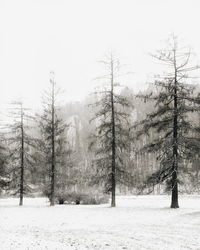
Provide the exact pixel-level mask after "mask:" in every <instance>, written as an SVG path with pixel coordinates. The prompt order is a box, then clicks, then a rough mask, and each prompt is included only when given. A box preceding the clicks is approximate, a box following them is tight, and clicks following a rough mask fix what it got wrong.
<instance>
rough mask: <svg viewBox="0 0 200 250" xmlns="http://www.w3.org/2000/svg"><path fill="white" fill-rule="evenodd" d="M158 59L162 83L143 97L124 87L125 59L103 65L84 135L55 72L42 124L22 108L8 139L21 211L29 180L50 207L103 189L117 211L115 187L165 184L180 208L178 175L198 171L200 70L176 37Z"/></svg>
mask: <svg viewBox="0 0 200 250" xmlns="http://www.w3.org/2000/svg"><path fill="white" fill-rule="evenodd" d="M153 57H154V58H155V59H156V60H158V61H160V62H162V63H163V64H164V66H165V67H166V68H165V72H164V73H163V74H162V75H158V76H156V77H155V79H154V82H153V84H152V86H151V89H148V90H147V93H141V94H138V95H137V96H133V95H132V93H131V91H130V90H128V89H127V88H124V87H123V88H122V87H121V86H120V84H119V78H118V76H119V72H120V63H119V60H118V59H116V58H115V57H114V55H112V54H110V55H109V56H108V57H106V58H105V60H104V61H102V64H103V65H104V66H105V75H104V76H103V77H101V78H99V79H101V80H102V81H103V84H102V85H101V87H100V89H98V90H97V91H95V93H94V95H93V96H94V97H93V99H94V101H91V100H89V101H88V102H87V103H88V104H90V105H87V107H86V108H85V109H87V112H88V113H87V114H86V113H84V114H82V117H81V120H82V124H81V125H80V126H82V127H83V128H82V130H83V134H82V135H80V126H79V125H77V124H78V118H77V117H75V116H74V123H73V122H71V121H70V119H66V118H69V117H73V116H72V113H71V114H70V109H68V111H67V112H69V114H68V115H67V112H66V109H65V108H64V107H59V105H58V97H59V93H60V91H59V89H57V88H56V84H55V80H54V75H53V73H52V74H51V78H50V89H49V90H48V91H47V92H45V93H44V98H43V113H42V114H38V115H36V116H35V117H36V118H37V119H35V117H32V116H30V115H28V114H27V113H28V110H26V109H24V108H23V105H22V103H16V104H15V105H17V108H16V109H15V122H14V123H13V124H12V125H9V126H10V128H11V132H9V133H4V135H2V139H3V140H2V143H1V144H2V146H1V147H0V156H1V172H0V173H1V181H0V184H1V187H8V189H9V190H10V189H13V190H15V191H16V190H17V191H16V193H19V194H20V205H22V204H23V195H24V193H26V192H30V191H31V185H29V186H28V183H26V182H27V180H29V184H30V183H31V182H32V183H34V184H36V185H38V186H39V187H40V188H41V187H42V190H43V192H44V193H45V194H46V195H47V196H48V197H49V199H50V205H54V203H55V197H56V196H57V194H58V193H59V192H63V193H64V192H67V190H70V189H71V188H72V187H74V189H76V191H77V187H78V186H79V188H80V187H81V189H83V187H86V188H88V189H89V186H90V187H92V188H93V189H94V187H102V188H103V189H104V191H105V192H107V193H111V206H113V207H114V206H116V201H115V194H116V188H117V190H118V191H119V189H120V188H121V192H123V190H122V189H123V187H125V186H128V188H129V190H132V191H133V190H137V191H136V192H145V190H147V191H148V192H151V191H152V190H154V186H155V185H161V183H163V184H164V185H162V188H163V187H164V186H165V187H166V188H167V190H170V191H171V192H172V201H171V207H172V208H178V206H179V205H178V183H179V182H181V180H180V178H179V177H182V176H184V174H186V173H187V174H189V175H190V176H193V173H194V171H197V172H198V159H199V149H200V136H199V132H200V129H199V127H200V126H199V120H198V119H199V118H198V116H199V104H200V96H199V94H198V90H197V89H195V87H194V85H193V84H192V82H191V81H192V79H193V78H194V74H193V75H191V72H194V71H195V70H198V68H199V67H197V66H192V65H191V64H190V59H191V53H190V51H188V50H187V48H179V47H178V44H177V39H176V38H175V37H172V38H171V40H170V41H169V44H168V47H167V48H166V49H164V50H161V51H158V54H156V55H154V56H153ZM141 100H143V101H144V103H143V102H141ZM91 102H92V103H91ZM142 108H144V109H142ZM75 118H76V119H75ZM195 119H196V120H195ZM195 121H196V122H195ZM83 124H85V126H84V125H83ZM28 125H29V126H28ZM30 125H31V126H30ZM36 125H38V126H36ZM36 127H38V128H39V129H36ZM72 130H73V131H75V135H72V134H73V133H72ZM30 135H31V136H30ZM73 138H75V139H74V140H73ZM81 138H82V141H81ZM73 141H74V142H73ZM5 148H8V149H9V151H8V150H7V152H9V153H7V154H5ZM194 159H195V164H196V163H197V164H196V165H195V168H193V167H191V166H192V165H193V163H194ZM184 178H185V181H186V180H187V179H186V177H184ZM81 180H84V181H81ZM116 185H117V186H116Z"/></svg>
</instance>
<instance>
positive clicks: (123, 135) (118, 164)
mask: <svg viewBox="0 0 200 250" xmlns="http://www.w3.org/2000/svg"><path fill="white" fill-rule="evenodd" d="M101 63H102V64H103V65H104V66H105V68H106V73H105V75H104V77H102V78H101V77H100V78H101V79H102V80H103V83H104V85H103V88H102V90H100V91H96V92H95V95H96V97H97V101H96V102H95V103H94V104H92V106H93V107H94V108H95V109H96V110H97V112H96V114H95V117H94V118H93V119H92V120H91V121H93V122H94V121H95V126H96V133H95V134H93V135H92V138H93V139H92V142H91V148H94V149H95V159H94V165H95V168H96V177H95V180H96V181H97V183H104V185H105V189H106V191H107V192H111V207H115V206H116V183H117V182H118V181H121V180H123V178H124V176H125V174H126V173H125V171H124V169H125V168H124V165H123V163H124V162H123V157H125V155H126V152H127V148H128V147H129V138H130V137H129V136H130V134H129V115H130V112H129V109H130V107H131V104H130V102H129V101H128V99H127V98H126V97H124V96H123V95H120V93H119V87H120V85H119V83H118V81H117V79H118V76H119V68H120V64H119V61H118V59H116V58H115V57H114V56H113V55H112V54H110V55H109V56H108V57H107V58H106V60H105V61H101ZM100 78H99V79H100Z"/></svg>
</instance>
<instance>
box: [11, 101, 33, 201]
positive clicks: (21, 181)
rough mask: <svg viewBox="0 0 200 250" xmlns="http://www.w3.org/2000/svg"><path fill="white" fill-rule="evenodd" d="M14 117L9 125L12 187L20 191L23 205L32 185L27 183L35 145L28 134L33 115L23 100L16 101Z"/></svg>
mask: <svg viewBox="0 0 200 250" xmlns="http://www.w3.org/2000/svg"><path fill="white" fill-rule="evenodd" d="M13 105H14V111H13V112H12V117H13V118H14V122H13V123H12V124H10V125H9V128H10V130H11V131H10V132H9V134H10V135H9V136H8V145H9V146H10V155H9V163H10V168H11V170H10V171H9V172H10V174H11V177H10V178H11V183H10V184H11V188H14V189H16V191H15V194H18V193H19V196H20V202H19V205H20V206H22V205H23V196H24V194H25V193H26V192H27V191H30V187H29V185H28V183H27V177H28V172H29V170H30V167H31V166H33V164H34V158H33V156H32V154H31V147H33V146H34V140H33V138H31V137H30V136H29V134H28V130H29V125H28V122H29V121H30V120H31V119H32V117H31V116H30V115H28V114H26V112H27V111H28V109H26V108H24V107H23V103H22V102H15V103H13Z"/></svg>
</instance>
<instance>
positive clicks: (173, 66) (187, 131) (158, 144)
mask: <svg viewBox="0 0 200 250" xmlns="http://www.w3.org/2000/svg"><path fill="white" fill-rule="evenodd" d="M153 57H154V58H155V59H157V60H158V61H159V62H161V63H162V64H164V66H166V71H165V73H163V75H158V76H156V79H155V82H154V85H155V87H156V88H157V93H153V94H152V93H151V94H149V95H145V96H140V97H142V98H144V99H145V100H146V101H148V100H153V101H154V102H155V111H153V112H151V113H150V114H148V115H147V117H146V119H144V120H142V121H141V122H140V123H139V127H140V129H139V132H138V136H139V137H140V136H141V135H143V134H149V132H150V131H153V133H155V134H157V137H156V138H154V139H153V140H152V141H150V142H149V143H147V144H146V145H145V146H144V147H143V150H145V151H147V152H153V153H156V155H157V160H158V161H159V163H160V168H159V169H158V170H157V171H156V172H154V173H153V174H152V175H151V176H149V178H148V179H147V181H146V183H145V185H144V187H146V186H148V185H153V186H154V185H156V184H159V183H162V182H165V183H166V184H167V187H168V189H169V190H171V193H172V195H171V208H178V207H179V204H178V183H179V176H180V173H184V171H185V169H184V168H185V167H187V166H185V164H183V161H188V160H189V158H191V155H192V154H193V152H194V151H196V150H197V147H198V144H197V143H196V138H194V137H192V136H191V134H192V131H195V127H194V126H193V124H192V121H190V120H189V118H188V114H190V113H191V112H195V111H198V107H197V99H196V97H195V96H194V94H193V90H194V86H193V85H192V84H191V78H192V75H191V72H193V71H194V70H196V69H198V67H197V66H192V65H191V62H190V61H191V60H190V59H191V52H190V50H188V48H186V47H182V48H180V47H179V46H178V43H177V38H176V37H174V36H172V37H171V38H170V39H169V43H168V47H167V48H166V49H164V50H160V51H158V53H157V54H156V55H153Z"/></svg>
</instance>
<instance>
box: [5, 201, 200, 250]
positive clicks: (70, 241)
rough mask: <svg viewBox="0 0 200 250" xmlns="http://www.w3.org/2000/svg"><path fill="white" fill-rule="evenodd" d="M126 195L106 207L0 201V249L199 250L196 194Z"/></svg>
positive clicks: (199, 219)
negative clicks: (175, 203)
mask: <svg viewBox="0 0 200 250" xmlns="http://www.w3.org/2000/svg"><path fill="white" fill-rule="evenodd" d="M179 203H180V204H179V205H180V206H181V208H180V209H175V210H172V209H170V208H168V207H169V204H170V197H168V196H137V197H135V196H127V197H118V198H117V208H110V207H109V205H108V204H107V205H99V206H96V205H93V206H88V205H78V206H76V205H57V206H55V207H49V206H48V201H47V199H45V198H27V199H25V200H24V206H23V207H18V199H1V200H0V211H1V216H0V249H1V250H7V249H20V250H23V249H29V250H35V249H52V250H53V249H58V250H62V249H65V250H68V249H69V250H75V249H76V250H86V249H89V250H91V249H92V250H93V249H94V250H96V249H101V250H107V249H110V250H119V249H129V250H137V249H138V250H143V249H151V250H159V249H166V250H175V249H196V250H197V249H200V196H182V197H180V202H179Z"/></svg>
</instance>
